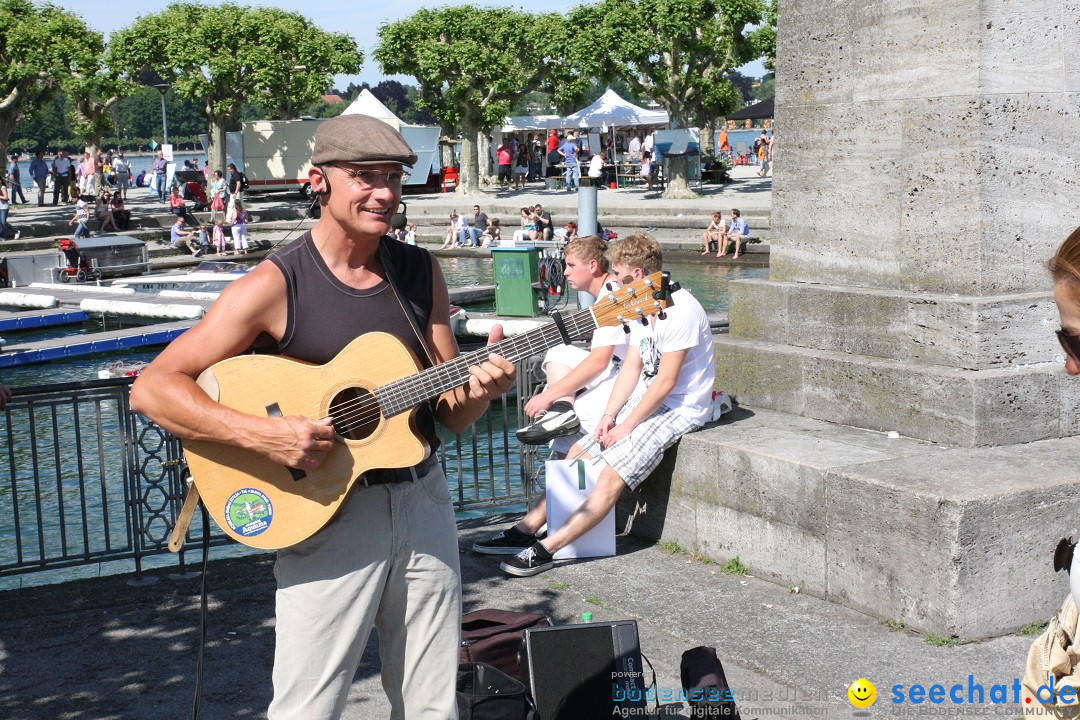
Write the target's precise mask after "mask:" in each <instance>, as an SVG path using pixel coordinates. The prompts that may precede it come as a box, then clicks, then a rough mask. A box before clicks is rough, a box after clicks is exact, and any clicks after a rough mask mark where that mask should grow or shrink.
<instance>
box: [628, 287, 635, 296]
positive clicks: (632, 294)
mask: <svg viewBox="0 0 1080 720" xmlns="http://www.w3.org/2000/svg"><path fill="white" fill-rule="evenodd" d="M626 294H627V295H629V296H630V297H635V296H637V291H636V290H634V288H632V287H628V288H626Z"/></svg>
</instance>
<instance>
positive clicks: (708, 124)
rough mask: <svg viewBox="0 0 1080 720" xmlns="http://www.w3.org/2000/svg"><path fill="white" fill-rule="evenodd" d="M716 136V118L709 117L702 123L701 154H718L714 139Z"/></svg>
mask: <svg viewBox="0 0 1080 720" xmlns="http://www.w3.org/2000/svg"><path fill="white" fill-rule="evenodd" d="M715 137H716V118H709V119H708V120H707V121H705V122H704V123H702V125H701V154H702V155H708V156H710V157H715V156H716V149H715V148H714V147H713V139H714V138H715Z"/></svg>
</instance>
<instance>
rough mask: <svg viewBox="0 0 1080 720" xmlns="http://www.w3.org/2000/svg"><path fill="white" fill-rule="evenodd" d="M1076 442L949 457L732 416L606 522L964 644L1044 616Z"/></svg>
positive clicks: (1058, 587)
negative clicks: (731, 560)
mask: <svg viewBox="0 0 1080 720" xmlns="http://www.w3.org/2000/svg"><path fill="white" fill-rule="evenodd" d="M1077 457H1080V437H1072V438H1064V439H1054V440H1042V441H1038V442H1032V443H1027V444H1021V445H1009V446H998V447H990V448H950V447H946V446H942V445H938V444H934V443H929V442H924V441H918V440H912V439H909V438H903V437H900V438H895V439H891V438H889V437H888V436H887V434H885V433H882V432H874V431H869V430H861V429H857V428H853V427H848V426H844V425H837V424H834V423H829V422H824V421H821V420H813V419H810V418H805V417H799V416H794V415H788V414H785V413H781V412H776V411H771V410H754V409H747V408H739V409H736V410H735V411H734V412H732V413H729V414H728V415H726V416H725V417H724V418H723V420H722V421H721V422H720V423H719V424H717V425H716V426H710V427H709V428H706V429H704V430H702V431H699V432H696V433H692V434H690V435H687V436H686V437H684V438H683V439H682V440H681V441H680V443H679V444H678V446H677V447H676V448H674V449H672V450H671V451H669V453H668V457H666V458H665V460H664V463H663V464H662V465H661V466H660V468H659V469H658V470H657V471H656V473H654V475H653V477H652V478H651V479H650V480H649V481H647V482H646V483H645V484H644V485H643V486H642V487H641V488H640V489H639V490H638V491H636V492H633V493H626V494H624V496H623V498H622V500H621V501H620V504H619V527H620V528H625V529H628V530H629V531H630V532H633V533H634V534H637V535H642V536H646V537H651V538H655V539H657V540H660V541H664V542H668V541H673V542H675V543H678V545H679V546H680V547H682V548H684V549H686V550H688V551H694V552H699V553H701V554H703V555H705V556H708V557H710V558H713V559H715V560H717V561H719V562H724V561H725V560H727V559H729V558H733V557H736V556H737V557H738V558H739V560H740V561H741V562H742V563H743V564H744V565H745V566H746V567H747V568H749V570H750V573H751V574H752V575H754V576H756V577H759V578H763V579H767V580H770V581H773V582H777V583H780V584H783V585H787V586H789V587H798V588H799V591H800V592H806V593H810V594H812V595H815V596H817V597H821V598H824V599H827V600H831V601H834V602H837V603H840V604H842V605H846V606H848V607H851V608H854V609H856V610H859V611H861V612H865V613H867V614H870V615H874V616H877V617H880V618H882V619H884V620H890V621H902V622H903V623H904V625H905V627H907V628H908V629H911V630H914V631H917V632H923V633H932V634H934V635H942V636H955V637H957V638H959V639H960V640H971V639H975V638H984V637H990V636H995V635H1002V634H1006V633H1010V632H1013V631H1015V630H1017V629H1019V628H1021V627H1023V626H1025V625H1027V624H1028V623H1030V622H1031V621H1033V620H1045V619H1047V618H1049V617H1050V616H1051V615H1052V614H1053V613H1054V612H1055V611H1056V610H1057V609H1058V608H1059V607H1060V605H1061V601H1062V599H1063V598H1064V597H1065V594H1066V593H1067V592H1068V590H1069V585H1068V577H1067V575H1066V573H1055V572H1054V570H1053V566H1052V559H1053V551H1054V548H1055V546H1056V544H1057V542H1058V540H1059V539H1060V538H1061V537H1062V536H1064V535H1073V536H1074V537H1075V536H1076V534H1077V528H1078V527H1080V484H1078V483H1077V482H1076V480H1077V476H1078V470H1077V460H1076V459H1077Z"/></svg>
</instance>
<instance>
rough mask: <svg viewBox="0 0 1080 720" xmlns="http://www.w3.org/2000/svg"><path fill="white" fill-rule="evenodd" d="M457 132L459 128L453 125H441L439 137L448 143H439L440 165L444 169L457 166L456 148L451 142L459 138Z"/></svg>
mask: <svg viewBox="0 0 1080 720" xmlns="http://www.w3.org/2000/svg"><path fill="white" fill-rule="evenodd" d="M456 130H457V128H456V127H454V124H453V123H446V122H444V123H440V124H439V135H440V136H441V138H446V140H447V141H448V142H447V143H442V142H440V143H439V164H440V165H442V166H443V167H444V168H448V167H456V166H457V157H456V154H457V152H456V148H455V147H454V145H453V144H451V141H453V139H454V138H455V137H457V132H456ZM441 138H440V139H441Z"/></svg>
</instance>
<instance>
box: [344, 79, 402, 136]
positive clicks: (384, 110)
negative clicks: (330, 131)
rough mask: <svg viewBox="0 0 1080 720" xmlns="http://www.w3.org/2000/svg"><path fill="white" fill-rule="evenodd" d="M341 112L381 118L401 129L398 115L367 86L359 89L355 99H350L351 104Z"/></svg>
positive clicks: (396, 128)
mask: <svg viewBox="0 0 1080 720" xmlns="http://www.w3.org/2000/svg"><path fill="white" fill-rule="evenodd" d="M341 114H342V115H368V116H370V117H373V118H378V119H380V120H382V121H383V122H384V123H386V124H387V125H389V126H390V127H392V128H394V129H395V130H401V120H400V119H399V118H398V116H397V115H395V114H394V113H392V112H390V108H388V107H386V106H385V105H383V104H382V102H381V101H380V100H379V98H377V97H375V96H374V95H373V94H372V93H371V91H370V90H368V89H367V88H364V89H363V90H361V91H360V94H359V95H358V96H357V97H356V99H355V100H353V101H352V104H351V105H349V107H347V108H345V110H344V111H343V112H342V113H341Z"/></svg>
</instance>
